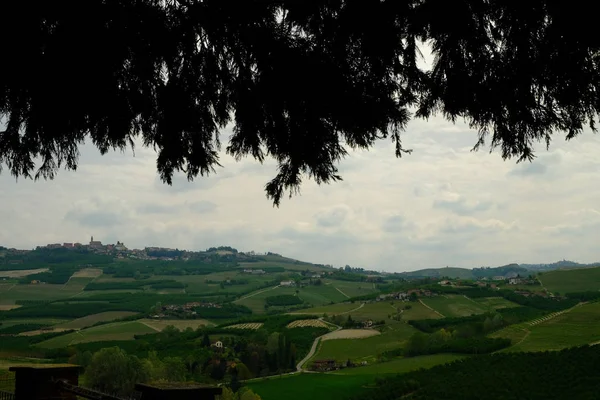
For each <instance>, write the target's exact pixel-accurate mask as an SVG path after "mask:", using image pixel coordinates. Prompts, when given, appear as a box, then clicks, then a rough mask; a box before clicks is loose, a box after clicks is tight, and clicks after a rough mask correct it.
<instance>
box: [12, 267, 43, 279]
mask: <svg viewBox="0 0 600 400" xmlns="http://www.w3.org/2000/svg"><path fill="white" fill-rule="evenodd" d="M46 271H48V268H38V269H22V270H16V271H0V278H22V277H24V276H27V275H33V274H39V273H40V272H46Z"/></svg>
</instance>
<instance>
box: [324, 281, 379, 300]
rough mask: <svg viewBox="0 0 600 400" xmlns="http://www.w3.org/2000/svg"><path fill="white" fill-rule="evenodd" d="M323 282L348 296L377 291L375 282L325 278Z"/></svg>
mask: <svg viewBox="0 0 600 400" xmlns="http://www.w3.org/2000/svg"><path fill="white" fill-rule="evenodd" d="M323 283H325V285H328V286H329V285H331V286H333V287H334V288H336V289H337V290H339V291H341V292H342V293H343V294H344V295H346V296H347V297H356V296H364V295H366V294H370V293H373V292H376V291H377V289H375V288H374V287H373V284H372V283H368V282H348V281H338V280H333V279H324V280H323Z"/></svg>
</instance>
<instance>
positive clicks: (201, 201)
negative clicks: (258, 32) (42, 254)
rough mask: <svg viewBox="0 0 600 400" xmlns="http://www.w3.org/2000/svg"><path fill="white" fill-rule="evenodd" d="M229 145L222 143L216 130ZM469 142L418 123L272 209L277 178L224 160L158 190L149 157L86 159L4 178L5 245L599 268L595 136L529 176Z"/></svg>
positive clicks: (558, 147) (599, 144)
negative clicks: (227, 249)
mask: <svg viewBox="0 0 600 400" xmlns="http://www.w3.org/2000/svg"><path fill="white" fill-rule="evenodd" d="M222 134H223V135H224V137H225V138H226V137H228V136H229V135H230V131H227V130H225V131H223V132H222ZM475 142H476V132H475V131H473V130H470V129H469V128H468V127H467V126H465V125H463V124H462V123H459V124H456V125H453V124H451V123H449V122H446V121H445V120H443V119H442V118H433V119H430V120H429V121H423V120H415V121H413V122H412V123H411V124H409V126H408V129H407V131H406V132H405V134H404V136H403V143H404V144H405V145H406V147H407V148H412V149H414V153H413V154H412V155H409V156H406V157H403V158H402V159H396V158H395V156H394V149H393V144H392V143H391V142H390V141H381V142H380V143H378V144H377V146H376V147H375V148H373V149H372V150H371V151H368V152H367V151H358V152H352V153H351V154H350V156H349V157H347V158H346V159H345V160H344V161H343V162H342V163H341V164H340V170H341V173H342V176H343V178H344V181H343V182H341V183H336V184H332V185H325V186H318V185H316V184H314V183H313V182H311V181H306V183H305V184H304V186H303V188H302V193H301V195H300V196H296V197H293V198H292V199H287V198H286V199H285V200H284V201H283V202H282V204H281V207H280V208H274V207H273V206H272V204H271V202H270V201H269V200H268V199H267V198H266V197H265V193H264V190H263V188H264V185H265V184H266V183H267V182H268V181H269V180H270V179H271V178H272V177H273V176H274V175H275V163H274V162H272V161H269V162H266V163H265V164H264V165H260V164H258V163H257V162H255V161H253V160H251V159H248V160H244V161H241V162H236V161H235V160H233V159H232V158H231V157H228V156H226V155H225V154H223V155H222V158H221V161H222V164H223V166H224V168H222V169H220V170H219V171H218V173H217V174H216V175H212V176H210V177H208V178H198V179H197V180H196V181H194V182H187V180H186V179H185V178H184V177H183V176H180V177H177V178H176V179H175V181H174V184H173V186H172V187H170V186H167V185H165V184H162V183H161V182H160V180H159V178H158V176H157V173H156V168H155V165H156V164H155V160H156V154H155V153H154V151H153V150H150V149H144V148H137V149H136V152H135V156H134V155H133V154H132V152H131V151H129V152H126V153H124V154H123V153H120V152H116V153H111V154H108V155H106V156H101V155H100V154H99V153H98V151H97V150H96V149H95V148H94V147H93V146H91V145H86V146H84V147H83V148H82V151H81V158H80V166H79V169H78V170H77V172H69V171H61V172H60V173H59V174H58V176H57V178H56V179H55V180H54V181H38V182H32V181H28V180H24V179H20V180H18V181H15V179H14V178H13V177H11V176H10V175H9V174H7V173H6V170H5V171H4V172H3V173H2V175H0V204H1V205H2V207H1V208H0V226H1V229H0V245H4V246H9V247H17V248H32V247H34V246H36V245H40V244H42V245H43V244H47V243H54V242H87V241H89V238H90V236H92V235H93V236H94V238H95V239H96V240H101V241H102V242H105V243H114V242H116V241H117V240H120V241H123V242H125V244H126V245H127V246H128V247H130V248H141V247H144V246H165V247H178V248H180V249H182V248H184V249H191V250H203V249H206V248H207V247H210V246H217V245H231V246H234V247H236V248H238V249H239V250H243V251H246V250H255V251H274V252H278V253H281V254H284V255H287V256H290V257H294V258H298V259H302V260H307V261H312V262H318V263H329V264H333V265H334V266H343V265H345V264H350V265H352V266H361V267H366V268H371V269H377V270H389V271H406V270H414V269H419V268H425V267H441V266H446V265H448V266H460V267H476V266H482V265H486V266H497V265H502V264H506V263H511V262H518V263H538V262H553V261H556V260H559V259H570V260H575V261H579V262H594V261H600V255H599V254H598V252H597V248H598V247H597V243H598V239H600V205H599V204H598V201H599V200H600V185H598V184H597V183H598V177H599V176H600V158H599V157H598V154H600V137H599V136H597V135H594V134H592V133H589V132H588V133H586V134H584V135H582V136H580V137H579V138H577V139H575V140H572V141H570V142H565V141H564V139H563V137H561V136H556V137H555V141H554V142H553V144H552V146H551V149H550V151H549V152H546V151H545V149H544V147H543V146H540V147H539V149H540V151H539V152H538V155H539V157H538V158H537V159H536V160H535V161H534V162H533V163H523V164H518V165H517V164H516V163H515V162H514V161H503V160H502V159H501V157H500V156H499V154H498V153H492V154H489V153H488V152H487V151H480V152H477V153H473V152H471V151H470V149H471V147H472V146H473V144H474V143H475Z"/></svg>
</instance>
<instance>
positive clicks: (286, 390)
mask: <svg viewBox="0 0 600 400" xmlns="http://www.w3.org/2000/svg"><path fill="white" fill-rule="evenodd" d="M374 379H375V378H374V376H373V375H355V376H341V375H333V374H298V375H292V376H282V377H272V378H270V379H266V380H260V381H255V382H248V383H247V386H248V387H249V388H250V389H252V390H253V391H254V392H255V393H257V394H258V395H259V396H260V397H261V399H262V400H280V399H281V398H282V397H284V398H285V399H286V400H306V399H311V400H332V399H335V400H337V399H344V398H348V397H351V396H356V395H360V393H361V392H365V391H367V390H369V389H368V388H366V387H365V386H366V385H369V384H370V383H372V382H373V381H374ZM282 394H284V395H283V396H282Z"/></svg>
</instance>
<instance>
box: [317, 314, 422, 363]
mask: <svg viewBox="0 0 600 400" xmlns="http://www.w3.org/2000/svg"><path fill="white" fill-rule="evenodd" d="M338 332H343V331H338ZM415 332H417V330H416V329H414V328H413V327H412V326H410V325H408V324H405V323H403V322H397V323H395V324H390V325H388V326H386V329H385V330H384V331H383V333H382V334H381V335H377V336H371V337H367V338H363V339H339V340H324V341H321V342H320V343H319V349H318V350H317V353H316V354H315V355H314V356H313V358H312V360H318V359H325V358H331V359H335V360H338V361H340V362H341V361H346V360H348V359H351V360H353V361H362V360H373V359H374V358H375V357H376V356H377V355H378V354H380V353H382V352H384V351H389V350H394V349H397V348H400V347H402V346H403V345H404V343H405V342H406V340H407V339H408V338H409V337H411V336H412V335H413V334H414V333H415Z"/></svg>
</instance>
